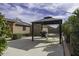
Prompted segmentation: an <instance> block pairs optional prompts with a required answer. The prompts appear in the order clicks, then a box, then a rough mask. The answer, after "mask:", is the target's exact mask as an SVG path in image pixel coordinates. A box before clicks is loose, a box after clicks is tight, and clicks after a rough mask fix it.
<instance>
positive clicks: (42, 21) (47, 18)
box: [32, 16, 62, 44]
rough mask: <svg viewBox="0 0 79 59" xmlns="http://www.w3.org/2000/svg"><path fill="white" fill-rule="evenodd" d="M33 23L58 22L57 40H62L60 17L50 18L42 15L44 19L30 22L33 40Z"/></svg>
mask: <svg viewBox="0 0 79 59" xmlns="http://www.w3.org/2000/svg"><path fill="white" fill-rule="evenodd" d="M34 24H41V25H47V24H59V39H60V40H59V41H60V44H61V42H62V31H61V24H62V19H56V18H52V17H50V16H48V17H44V19H41V20H38V21H34V22H32V41H34Z"/></svg>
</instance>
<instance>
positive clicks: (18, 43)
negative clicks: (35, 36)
mask: <svg viewBox="0 0 79 59" xmlns="http://www.w3.org/2000/svg"><path fill="white" fill-rule="evenodd" d="M40 43H49V42H47V41H46V40H35V41H31V39H18V40H13V41H11V42H9V43H8V46H9V47H13V48H17V49H22V50H26V51H27V50H29V49H33V48H41V47H35V46H36V45H38V44H40Z"/></svg>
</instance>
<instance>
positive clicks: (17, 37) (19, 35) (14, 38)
mask: <svg viewBox="0 0 79 59" xmlns="http://www.w3.org/2000/svg"><path fill="white" fill-rule="evenodd" d="M21 37H22V34H13V37H12V40H16V39H20V38H21Z"/></svg>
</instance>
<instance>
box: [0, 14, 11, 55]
mask: <svg viewBox="0 0 79 59" xmlns="http://www.w3.org/2000/svg"><path fill="white" fill-rule="evenodd" d="M9 36H11V31H10V29H9V26H8V23H7V21H6V20H5V17H4V15H2V14H1V13H0V55H2V54H3V52H4V50H6V47H7V41H6V37H9Z"/></svg>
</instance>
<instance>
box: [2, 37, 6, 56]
mask: <svg viewBox="0 0 79 59" xmlns="http://www.w3.org/2000/svg"><path fill="white" fill-rule="evenodd" d="M6 48H7V41H6V40H5V38H0V55H2V54H3V51H5V50H6Z"/></svg>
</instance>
